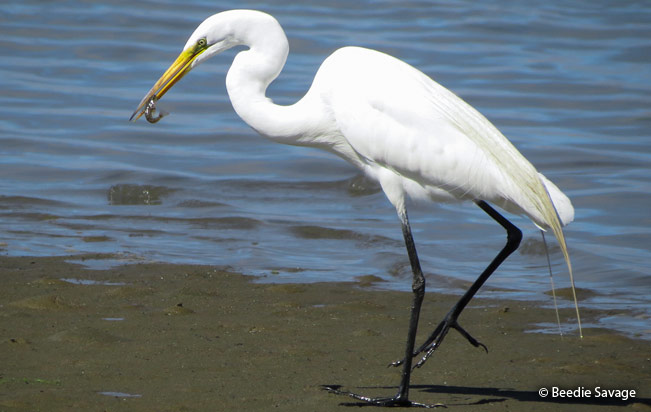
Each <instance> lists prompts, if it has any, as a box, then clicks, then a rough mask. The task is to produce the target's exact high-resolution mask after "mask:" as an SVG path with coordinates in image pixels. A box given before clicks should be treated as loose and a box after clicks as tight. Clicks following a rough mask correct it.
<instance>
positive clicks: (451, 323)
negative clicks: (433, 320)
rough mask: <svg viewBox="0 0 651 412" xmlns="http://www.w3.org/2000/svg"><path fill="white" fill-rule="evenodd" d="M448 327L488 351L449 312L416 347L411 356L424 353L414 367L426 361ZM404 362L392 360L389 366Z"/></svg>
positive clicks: (402, 360) (445, 333) (438, 344)
mask: <svg viewBox="0 0 651 412" xmlns="http://www.w3.org/2000/svg"><path fill="white" fill-rule="evenodd" d="M450 329H455V330H457V332H459V333H460V334H461V336H463V337H464V338H466V340H467V341H468V342H470V344H471V345H472V346H474V347H476V348H478V347H482V348H484V350H485V351H486V353H488V348H487V347H486V345H484V344H483V343H481V342H480V341H478V340H477V339H475V338H473V337H472V336H471V335H470V334H469V333H468V332H466V330H465V329H464V328H462V327H461V325H459V323H458V322H457V320H456V319H453V318H452V317H451V316H450V315H449V314H448V315H447V316H446V317H445V319H443V321H442V322H441V323H439V325H438V326H437V327H436V329H434V332H432V334H431V335H430V336H429V338H427V340H426V341H425V343H423V344H422V345H421V346H420V347H419V348H418V349H416V350H415V351H414V353H413V355H412V356H414V357H416V356H418V355H419V354H421V353H424V355H423V357H422V358H421V359H420V360H419V361H418V362H417V363H416V364H415V365H414V368H420V367H421V366H423V365H424V364H425V362H427V360H428V359H429V358H430V356H432V354H433V353H434V351H436V350H437V349H438V348H439V347H440V346H441V343H443V339H445V337H446V336H447V334H448V332H449V331H450ZM403 363H404V359H401V360H399V361H396V362H392V363H390V364H389V366H400V365H402V364H403Z"/></svg>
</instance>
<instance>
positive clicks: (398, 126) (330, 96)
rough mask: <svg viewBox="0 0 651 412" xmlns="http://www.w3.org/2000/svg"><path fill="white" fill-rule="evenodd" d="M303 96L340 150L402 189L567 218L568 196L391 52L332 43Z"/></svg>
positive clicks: (549, 219)
mask: <svg viewBox="0 0 651 412" xmlns="http://www.w3.org/2000/svg"><path fill="white" fill-rule="evenodd" d="M308 95H311V96H312V97H315V96H318V99H320V101H321V102H322V104H323V105H324V106H326V107H327V109H328V112H329V113H331V116H332V119H333V121H334V122H336V128H337V129H338V131H339V132H340V133H341V135H342V136H343V138H344V139H345V141H346V142H347V144H348V145H350V147H346V148H345V149H344V150H342V151H341V152H340V153H339V154H340V155H342V157H345V158H347V159H348V160H350V161H351V162H353V163H356V164H358V165H359V166H361V167H362V168H364V169H365V170H366V171H367V172H369V174H371V175H373V173H374V172H373V171H374V170H377V169H378V168H380V169H382V170H390V171H392V172H394V173H395V174H397V175H399V176H400V177H401V178H402V179H403V180H404V185H403V186H404V187H403V190H404V191H405V192H406V193H407V194H409V195H412V196H416V197H423V196H427V197H429V198H431V199H433V200H438V201H441V200H442V201H450V200H479V199H481V200H486V201H489V202H492V203H493V204H496V205H498V206H500V207H502V208H504V209H506V210H507V211H510V212H514V213H518V214H525V215H527V216H529V217H530V218H531V219H532V221H533V222H534V223H535V224H536V225H538V226H540V227H542V228H548V227H552V226H554V222H553V221H554V220H557V219H556V218H557V216H556V211H558V216H559V217H560V219H561V221H562V223H564V224H567V223H569V222H570V221H571V220H572V218H573V215H574V212H573V208H572V205H571V203H570V201H569V199H568V198H567V197H566V196H565V195H564V194H563V193H562V192H561V191H560V190H559V189H558V188H557V187H556V186H554V185H553V184H552V183H551V182H549V181H548V180H547V179H545V178H544V176H542V175H540V174H539V173H538V172H537V171H536V169H535V168H534V167H533V166H532V165H531V163H530V162H529V161H528V160H527V159H526V158H525V157H524V156H522V154H520V152H518V150H517V149H516V148H515V147H514V146H513V145H512V144H511V143H510V142H509V141H508V140H507V139H506V138H505V137H504V136H503V135H502V133H500V132H499V131H498V130H497V128H495V127H494V126H493V125H492V124H491V123H490V122H489V121H488V120H487V119H486V118H485V117H484V116H483V115H481V114H480V113H479V112H478V111H477V110H475V109H474V108H472V107H471V106H470V105H468V104H467V103H466V102H464V101H463V100H462V99H460V98H459V97H457V96H456V95H454V94H453V93H452V92H450V91H449V90H447V89H446V88H444V87H443V86H441V85H439V84H438V83H436V82H435V81H433V80H432V79H431V78H429V77H427V76H426V75H425V74H423V73H422V72H420V71H418V70H417V69H415V68H413V67H412V66H410V65H408V64H406V63H404V62H402V61H400V60H398V59H395V58H393V57H391V56H388V55H386V54H384V53H380V52H377V51H374V50H369V49H364V48H358V47H346V48H342V49H339V50H337V51H336V52H335V53H333V54H332V55H331V56H330V57H328V59H326V60H325V61H324V63H323V65H322V66H321V68H320V69H319V72H318V73H317V75H316V77H315V79H314V84H313V86H312V88H311V90H310V93H308ZM550 197H551V200H552V201H553V206H552V203H551V202H550ZM554 206H555V208H556V211H555V210H554ZM559 223H560V222H559Z"/></svg>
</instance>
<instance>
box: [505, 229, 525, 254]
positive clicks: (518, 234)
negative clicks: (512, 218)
mask: <svg viewBox="0 0 651 412" xmlns="http://www.w3.org/2000/svg"><path fill="white" fill-rule="evenodd" d="M521 241H522V231H521V230H520V229H518V228H517V227H515V226H513V227H512V228H511V229H510V230H509V231H508V232H507V235H506V242H507V244H509V245H512V247H513V249H517V248H518V246H520V242H521Z"/></svg>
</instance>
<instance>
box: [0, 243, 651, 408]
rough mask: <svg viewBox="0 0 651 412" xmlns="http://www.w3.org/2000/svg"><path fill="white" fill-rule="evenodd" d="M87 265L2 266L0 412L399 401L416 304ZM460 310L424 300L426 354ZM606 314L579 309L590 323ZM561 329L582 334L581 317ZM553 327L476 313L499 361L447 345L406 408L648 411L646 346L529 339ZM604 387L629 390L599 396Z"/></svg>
mask: <svg viewBox="0 0 651 412" xmlns="http://www.w3.org/2000/svg"><path fill="white" fill-rule="evenodd" d="M87 258H94V259H101V258H102V255H92V256H84V255H82V256H62V257H37V258H34V257H0V281H1V282H2V284H1V285H2V288H0V289H1V290H0V318H1V319H2V322H1V323H0V325H1V327H0V331H1V335H0V411H5V410H6V411H23V410H25V411H28V410H29V411H38V410H43V411H46V410H47V411H58V410H61V411H63V410H73V409H76V410H110V411H114V410H125V411H127V410H128V411H152V410H156V411H195V410H197V411H203V410H215V409H216V410H222V409H223V410H225V409H240V410H268V409H271V408H275V409H278V410H310V411H321V410H323V411H326V410H335V409H340V410H346V409H345V407H346V406H347V405H356V401H355V400H353V399H352V398H346V397H342V396H336V395H333V394H330V393H328V392H326V391H325V390H323V389H322V387H323V386H325V385H333V386H334V385H341V386H342V389H343V390H350V391H354V392H360V393H362V394H364V395H368V396H390V395H393V394H394V392H395V391H396V390H397V384H398V382H399V376H400V370H399V369H396V368H387V367H386V365H387V364H388V363H390V362H391V361H394V360H397V357H400V355H401V354H402V352H403V350H404V348H403V345H404V338H405V336H404V335H405V333H406V327H407V317H408V314H409V305H410V303H411V294H410V293H405V292H394V291H378V290H375V289H373V288H371V287H369V285H368V282H365V281H363V280H360V281H359V282H351V283H315V284H291V283H279V284H274V283H258V282H252V279H251V277H250V276H245V275H242V274H238V273H229V272H224V271H222V270H220V269H216V268H214V267H211V266H199V265H175V264H157V263H138V264H129V265H125V266H118V267H114V268H111V269H105V270H97V269H88V268H84V267H83V266H81V265H79V264H75V263H68V262H66V261H67V260H71V259H74V260H84V259H87ZM62 279H67V280H62ZM456 299H458V296H451V295H445V294H438V293H432V292H430V293H427V294H426V297H425V302H424V305H423V310H422V315H421V326H420V330H419V339H418V342H420V341H422V339H423V338H424V336H426V334H427V333H429V332H431V330H433V328H434V327H435V326H436V324H437V323H438V321H440V320H441V319H442V317H443V316H444V315H445V313H447V311H448V310H449V308H450V307H451V306H452V304H453V303H454V302H455V301H456ZM606 315H608V313H607V311H605V310H591V309H582V317H584V318H585V319H586V320H589V319H596V318H598V317H600V316H606ZM560 316H561V323H563V324H566V323H568V322H571V320H570V321H568V320H567V319H573V309H572V308H562V309H560ZM554 319H555V314H554V313H553V309H545V308H541V307H539V306H537V305H536V303H535V302H523V301H514V300H507V299H503V300H501V299H495V298H490V299H482V298H476V299H473V301H472V302H471V303H470V304H469V306H468V308H467V309H466V310H465V311H464V312H463V314H462V315H461V317H460V319H459V321H460V323H461V324H462V326H463V327H464V328H465V329H467V330H468V331H469V332H470V333H471V334H473V336H475V337H476V338H477V339H479V340H480V341H481V342H482V343H484V344H486V345H487V346H488V350H489V351H488V354H486V353H485V352H484V351H483V350H482V349H478V348H474V347H472V346H471V345H469V344H468V343H467V342H466V341H465V340H464V339H463V338H462V337H461V336H459V334H458V333H456V332H454V331H452V332H451V333H450V334H449V335H448V337H447V338H446V339H445V341H444V343H443V345H442V346H441V348H440V349H439V350H438V351H437V353H435V354H434V355H433V356H432V357H431V358H430V359H429V361H428V362H427V364H425V365H424V366H423V367H422V368H420V369H416V370H415V371H414V374H413V377H412V389H411V395H410V397H411V399H412V400H414V401H417V402H424V403H431V404H435V403H443V404H446V405H447V406H449V407H454V408H455V410H458V411H466V410H472V411H484V410H495V408H499V409H500V410H503V409H505V408H516V409H535V410H543V411H544V410H550V411H551V410H554V411H557V410H568V411H569V410H572V411H577V410H578V411H581V410H586V411H588V410H589V411H594V410H613V409H616V408H631V407H632V408H633V409H634V410H650V411H651V400H650V398H651V373H649V371H650V370H651V359H650V354H651V353H650V351H649V347H650V345H649V342H648V341H644V340H640V339H633V338H629V337H624V336H622V335H621V334H618V333H617V332H615V331H611V330H607V329H601V328H584V335H585V337H584V338H583V339H580V338H579V337H578V336H576V335H573V334H572V335H565V336H563V337H560V336H558V335H549V334H542V333H526V332H525V331H526V330H531V329H532V325H534V324H539V323H548V322H550V321H553V320H554ZM586 323H588V322H586ZM418 342H417V343H418ZM541 388H546V389H548V390H549V391H550V393H549V395H548V396H547V397H541V396H540V395H539V392H538V391H539V390H540V389H541ZM553 388H558V389H557V390H556V391H557V392H556V396H552V393H551V392H552V391H553V390H554V389H553ZM581 388H583V391H582V392H581ZM596 388H600V389H596ZM604 389H610V390H620V392H619V393H615V392H609V393H606V395H604V396H597V395H601V392H599V391H600V390H604ZM559 390H571V391H576V390H578V392H576V393H577V394H579V395H583V396H582V397H579V398H576V397H571V395H572V393H565V394H564V396H562V397H561V396H560V395H558V391H559ZM624 390H626V391H629V392H626V394H625V393H624V392H622V391H624ZM632 390H635V392H636V393H635V397H632V396H631V395H632V393H631V392H630V391H632ZM586 391H590V394H587V393H586ZM624 397H626V399H624Z"/></svg>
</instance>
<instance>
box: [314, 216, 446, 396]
mask: <svg viewBox="0 0 651 412" xmlns="http://www.w3.org/2000/svg"><path fill="white" fill-rule="evenodd" d="M399 216H400V222H401V223H402V234H403V236H404V238H405V246H406V247H407V254H408V255H409V262H410V263H411V270H412V273H413V279H412V284H411V290H412V292H413V301H412V305H411V315H410V317H409V330H408V331H407V344H406V345H405V360H404V364H403V367H402V375H401V379H400V387H399V388H398V393H397V394H396V396H395V397H393V398H370V397H367V396H362V395H357V394H354V393H351V392H343V391H340V390H339V389H338V388H333V387H329V388H326V389H328V390H329V391H331V392H334V393H338V394H341V395H348V396H351V397H352V398H354V399H357V400H360V401H364V402H368V403H370V404H373V405H378V406H417V407H424V408H433V407H437V406H443V405H441V404H434V405H426V404H421V403H416V402H412V401H410V400H409V381H410V379H411V371H412V369H413V368H412V360H413V359H412V358H413V356H412V354H413V353H414V347H415V343H416V332H417V331H418V319H419V317H420V308H421V306H422V304H423V298H424V296H425V277H424V276H423V271H422V270H421V268H420V261H419V260H418V253H416V245H415V244H414V238H413V236H412V235H411V227H410V226H409V219H408V217H407V212H406V210H405V211H404V212H402V213H400V212H399Z"/></svg>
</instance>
